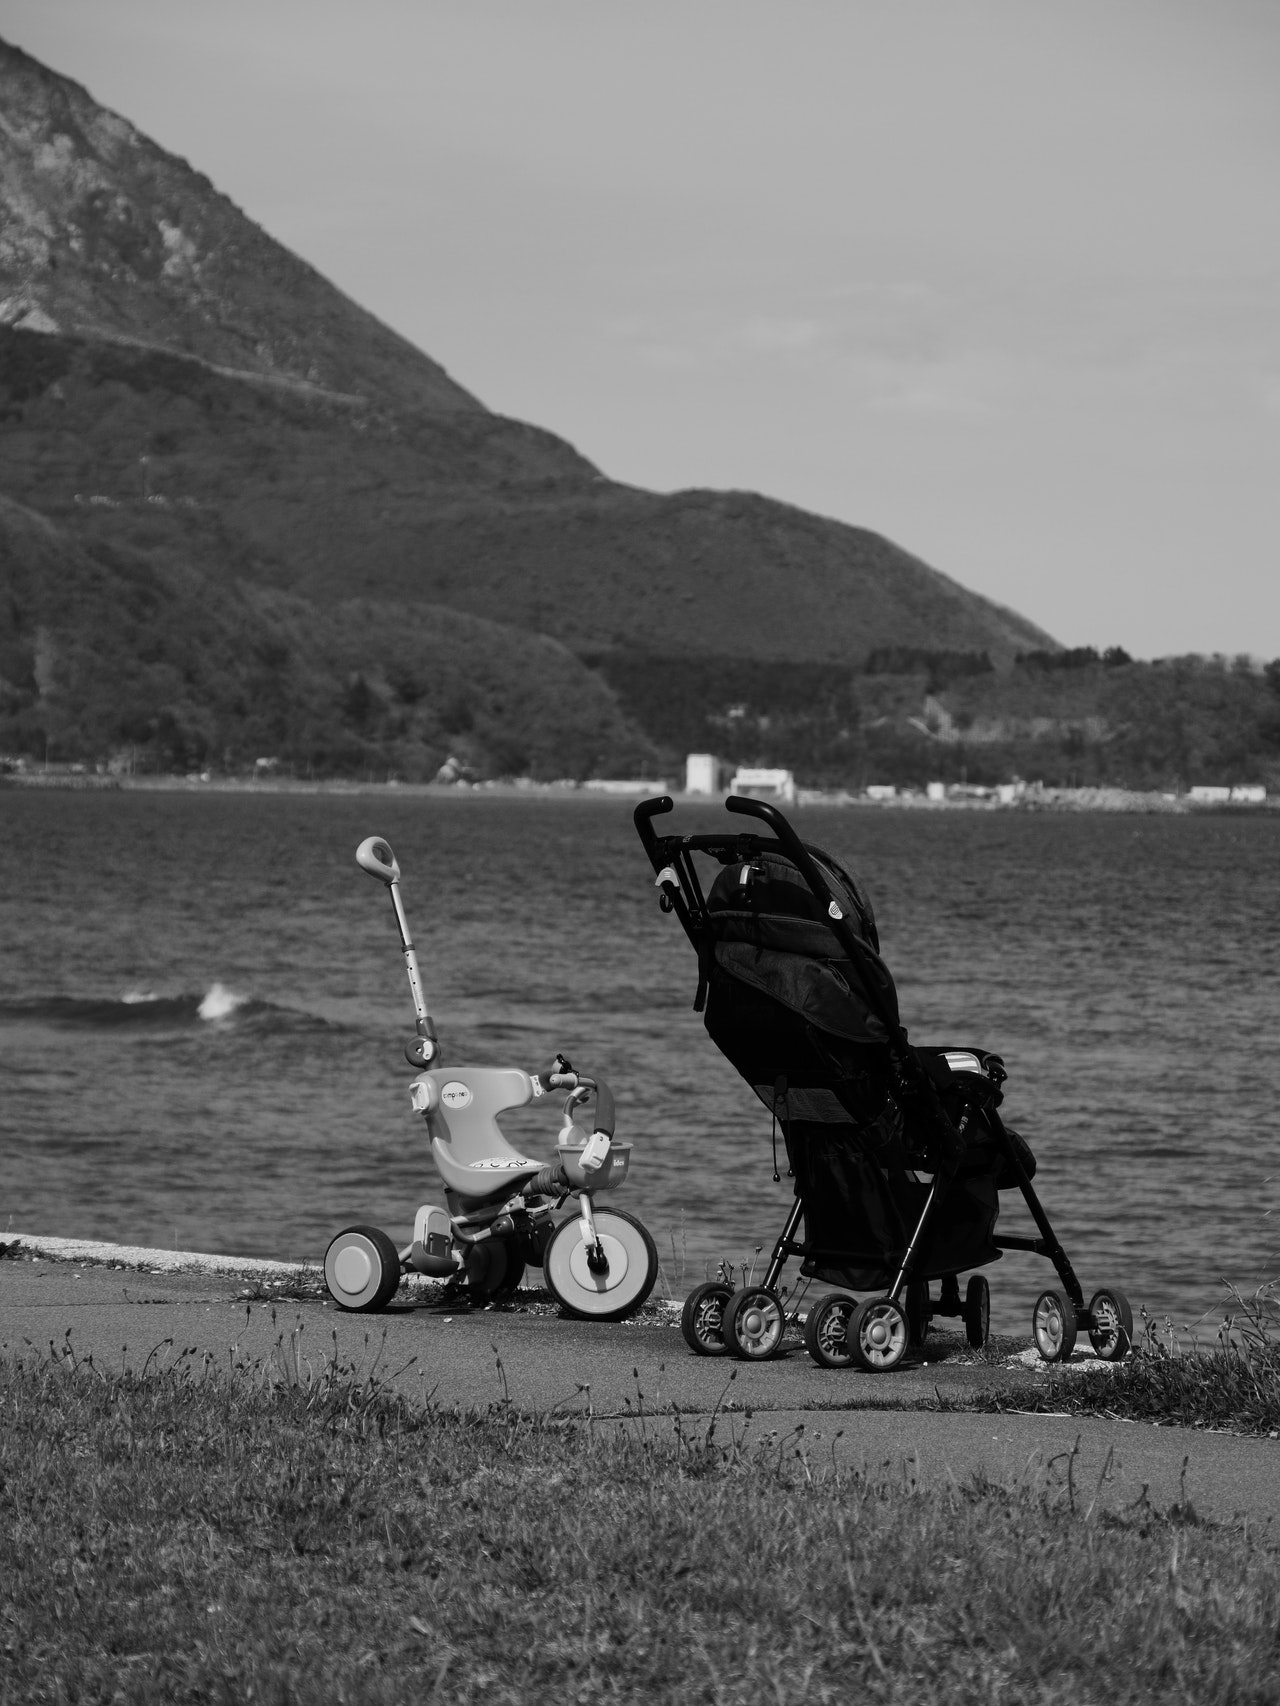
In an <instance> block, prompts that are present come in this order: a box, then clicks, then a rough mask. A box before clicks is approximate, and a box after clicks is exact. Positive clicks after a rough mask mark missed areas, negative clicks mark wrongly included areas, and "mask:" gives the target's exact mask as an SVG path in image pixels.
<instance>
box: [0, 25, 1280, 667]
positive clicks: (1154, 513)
mask: <svg viewBox="0 0 1280 1706" xmlns="http://www.w3.org/2000/svg"><path fill="white" fill-rule="evenodd" d="M0 35H3V36H4V37H5V38H6V39H7V40H9V41H12V42H15V43H16V44H17V45H19V46H20V47H23V48H25V49H26V51H27V52H29V53H33V54H35V55H36V57H37V58H40V59H42V60H44V61H45V62H46V63H47V64H49V65H51V66H53V67H54V68H55V69H57V70H59V71H61V72H63V73H65V74H66V75H68V76H71V77H73V78H75V79H76V80H77V81H78V82H81V83H84V84H85V85H86V86H87V87H88V88H89V90H90V92H91V93H92V94H93V95H94V96H95V98H96V99H98V100H99V101H101V102H102V103H103V104H104V105H106V106H109V107H112V108H114V109H115V110H116V111H118V112H121V113H123V114H124V115H125V116H126V117H128V118H129V119H131V120H132V121H133V122H134V123H135V124H136V125H138V126H139V128H141V129H142V130H144V131H146V132H147V133H148V134H149V135H150V136H152V137H153V138H154V139H155V140H156V141H157V142H159V143H160V144H161V145H162V146H164V147H166V148H168V149H170V150H172V151H173V152H174V153H177V154H180V155H183V156H185V157H186V158H187V159H188V160H190V161H191V163H192V164H193V165H195V166H196V167H198V168H199V169H200V170H201V171H203V172H205V173H206V174H207V175H208V176H209V177H210V178H211V179H212V180H213V182H214V184H215V185H216V186H217V187H218V188H219V189H220V190H222V191H224V192H225V193H226V194H227V195H229V196H230V197H231V198H232V200H233V201H235V202H236V203H237V204H238V205H239V206H240V207H242V208H243V209H244V210H245V211H246V212H247V213H248V214H249V215H250V216H251V217H252V218H253V219H255V220H256V221H258V222H259V223H260V224H261V225H263V226H264V227H265V228H266V229H267V230H268V231H269V232H271V234H272V235H273V236H275V237H277V238H278V239H279V240H280V241H282V242H284V243H286V244H288V246H289V247H291V248H292V249H294V250H296V251H297V252H298V253H299V254H301V255H303V256H304V257H305V258H306V259H307V260H309V261H311V262H312V263H313V264H314V265H315V266H317V267H318V268H319V269H320V271H321V272H323V273H324V274H325V275H326V276H328V277H329V278H330V279H332V280H333V281H334V282H335V283H336V284H338V285H339V286H340V287H341V288H342V289H344V290H345V291H347V292H348V293H349V294H350V295H351V296H353V297H354V298H356V299H357V300H358V301H359V302H361V303H362V304H363V305H364V306H366V307H367V308H369V309H371V310H372V311H373V312H374V313H376V314H378V315H379V316H380V317H381V318H382V319H384V320H385V321H387V322H388V323H389V324H390V325H392V326H394V327H395V328H396V330H397V331H399V332H401V333H403V334H404V335H405V336H407V337H408V338H410V339H411V340H412V341H413V342H414V343H415V344H417V345H419V346H420V347H421V348H422V349H424V350H426V351H427V352H428V354H430V355H431V356H433V357H434V358H435V359H436V360H437V361H440V362H442V363H443V364H444V366H445V367H446V368H447V369H448V370H449V372H450V373H451V374H452V375H453V377H454V378H455V379H457V380H458V381H459V383H461V384H462V385H464V386H465V387H466V388H467V389H468V390H470V391H471V392H473V393H474V394H475V395H476V396H478V397H479V398H480V399H481V401H483V402H484V403H485V404H487V405H488V406H489V407H490V408H492V409H495V410H498V411H499V412H501V413H503V414H507V415H512V416H516V417H518V418H521V419H525V420H530V421H535V422H537V423H538V424H539V425H541V426H545V427H548V428H550V429H551V430H553V431H555V432H557V433H559V434H561V435H562V436H563V437H565V438H567V439H569V440H570V441H571V442H572V443H573V444H574V445H575V446H576V447H577V448H578V449H579V450H580V451H581V452H582V453H583V454H584V455H586V456H588V457H589V458H590V459H591V460H592V461H593V462H594V463H595V464H596V465H597V466H598V467H600V468H601V469H602V470H603V471H604V472H605V473H606V474H608V475H610V476H611V477H613V478H615V479H618V480H623V481H627V482H629V483H631V484H634V485H638V486H644V487H649V488H652V489H655V490H661V491H671V490H677V489H679V488H682V487H688V486H713V487H739V488H748V489H752V490H756V491H761V492H765V493H767V494H768V495H769V496H771V497H776V498H780V499H783V500H784V501H786V502H788V503H793V504H798V505H800V506H802V507H803V508H806V509H811V510H815V511H818V512H820V513H821V514H824V515H829V516H835V517H837V518H839V519H841V520H844V521H849V522H853V523H855V524H857V525H859V526H863V527H870V528H873V529H875V530H876V531H877V532H880V533H883V534H886V535H888V536H889V537H890V538H892V539H893V540H894V541H895V542H896V543H898V544H899V545H901V546H903V547H905V548H906V549H907V550H909V551H912V552H914V553H915V554H916V555H918V556H920V557H923V558H924V559H925V560H926V561H927V562H929V563H931V564H932V565H933V566H934V567H935V568H938V569H941V570H942V571H943V572H944V573H946V574H948V575H950V576H952V577H953V578H954V579H956V580H959V581H961V582H962V583H964V584H965V585H966V586H969V587H971V588H973V589H974V590H976V591H978V592H981V593H984V594H985V595H987V596H988V597H990V598H993V599H995V600H997V601H998V602H1000V603H1002V604H1006V605H1010V606H1012V607H1013V608H1014V609H1016V610H1018V611H1020V612H1021V613H1022V614H1023V615H1024V616H1027V617H1029V618H1030V619H1031V620H1032V621H1034V622H1037V623H1038V624H1040V626H1041V627H1043V628H1044V629H1046V630H1047V631H1048V632H1049V633H1050V634H1052V635H1053V636H1054V637H1055V638H1057V639H1058V640H1060V641H1062V642H1063V643H1064V644H1067V645H1096V646H1098V647H1105V646H1110V645H1122V646H1124V647H1125V648H1126V649H1127V650H1128V651H1130V652H1131V653H1132V654H1133V655H1134V656H1136V657H1158V656H1167V655H1170V654H1173V653H1179V652H1189V651H1197V652H1214V651H1217V652H1224V653H1227V654H1229V655H1236V654H1239V653H1250V654H1252V655H1254V656H1256V657H1267V658H1270V657H1275V656H1280V99H1278V98H1277V94H1276V91H1277V89H1280V5H1278V4H1276V0H1214V3H1213V4H1211V5H1207V4H1204V3H1203V0H1072V3H1071V4H1069V5H1064V4H1060V3H1057V0H895V3H893V4H890V3H889V0H776V3H762V0H462V3H459V4H454V3H452V0H217V3H216V4H213V5H211V4H209V3H208V0H197V3H193V0H0Z"/></svg>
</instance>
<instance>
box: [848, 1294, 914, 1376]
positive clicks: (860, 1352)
mask: <svg viewBox="0 0 1280 1706" xmlns="http://www.w3.org/2000/svg"><path fill="white" fill-rule="evenodd" d="M845 1336H846V1339H847V1341H848V1345H849V1351H850V1353H851V1355H852V1357H853V1360H854V1362H855V1363H857V1365H858V1367H859V1368H865V1369H867V1370H868V1371H869V1372H870V1373H872V1374H887V1373H888V1372H889V1370H890V1369H891V1368H897V1366H898V1364H899V1363H900V1362H901V1361H902V1359H903V1357H904V1356H906V1354H907V1346H908V1344H909V1343H910V1340H911V1329H910V1328H909V1327H908V1326H907V1317H906V1313H905V1311H904V1310H902V1309H901V1308H899V1306H898V1305H897V1304H896V1303H895V1302H894V1301H893V1299H892V1298H891V1297H869V1298H867V1300H866V1301H865V1302H864V1303H860V1304H859V1305H858V1307H857V1308H856V1309H855V1310H854V1312H853V1314H852V1315H851V1316H850V1317H849V1325H848V1327H847V1329H846V1334H845Z"/></svg>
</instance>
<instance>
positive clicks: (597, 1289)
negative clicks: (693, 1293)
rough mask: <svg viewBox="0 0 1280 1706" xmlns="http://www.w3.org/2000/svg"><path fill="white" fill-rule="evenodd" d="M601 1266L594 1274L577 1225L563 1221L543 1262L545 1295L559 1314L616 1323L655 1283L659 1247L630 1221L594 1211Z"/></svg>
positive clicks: (613, 1211) (630, 1218)
mask: <svg viewBox="0 0 1280 1706" xmlns="http://www.w3.org/2000/svg"><path fill="white" fill-rule="evenodd" d="M595 1224H596V1236H597V1237H598V1238H599V1240H600V1245H601V1248H602V1249H603V1251H604V1257H605V1260H604V1266H603V1268H601V1269H600V1270H599V1271H598V1272H597V1271H595V1270H594V1269H593V1268H592V1267H591V1264H590V1262H589V1260H588V1251H587V1246H586V1245H585V1244H584V1243H583V1241H582V1229H581V1225H580V1223H579V1222H578V1221H577V1220H563V1221H561V1223H560V1225H559V1226H558V1227H557V1228H556V1230H555V1232H554V1233H553V1234H552V1236H551V1240H550V1242H549V1243H548V1245H547V1249H546V1254H545V1255H544V1256H543V1258H542V1272H543V1276H544V1278H545V1279H546V1282H547V1290H548V1291H549V1292H550V1293H551V1295H552V1296H553V1297H554V1298H555V1300H556V1302H557V1303H558V1304H559V1305H560V1306H561V1308H562V1309H567V1310H568V1312H569V1314H570V1315H579V1316H581V1317H583V1319H585V1320H591V1321H621V1320H622V1318H623V1317H624V1316H625V1315H630V1314H631V1312H632V1311H633V1310H635V1309H639V1307H640V1305H641V1304H642V1303H643V1302H644V1300H645V1298H646V1297H648V1295H649V1293H650V1292H651V1291H652V1290H653V1286H654V1281H655V1280H656V1279H657V1277H658V1247H657V1245H656V1244H655V1243H654V1241H653V1239H652V1238H650V1236H649V1234H648V1232H647V1231H646V1229H645V1228H644V1227H643V1226H642V1225H641V1224H640V1222H639V1221H638V1220H636V1219H635V1218H634V1217H633V1216H632V1215H629V1214H624V1213H623V1211H622V1210H621V1209H619V1208H598V1209H596V1210H595Z"/></svg>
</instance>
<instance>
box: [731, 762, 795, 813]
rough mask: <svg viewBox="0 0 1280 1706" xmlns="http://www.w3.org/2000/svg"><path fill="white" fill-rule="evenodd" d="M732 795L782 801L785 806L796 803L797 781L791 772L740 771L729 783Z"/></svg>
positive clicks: (735, 773) (736, 771) (737, 771)
mask: <svg viewBox="0 0 1280 1706" xmlns="http://www.w3.org/2000/svg"><path fill="white" fill-rule="evenodd" d="M729 792H730V793H731V794H746V795H747V796H748V797H749V798H751V799H754V800H761V799H771V800H781V801H782V803H783V805H786V806H793V805H794V804H795V802H796V779H795V777H794V776H793V775H792V774H791V772H790V771H789V770H760V769H741V768H740V769H738V770H735V771H734V773H733V779H732V781H731V782H730V783H729Z"/></svg>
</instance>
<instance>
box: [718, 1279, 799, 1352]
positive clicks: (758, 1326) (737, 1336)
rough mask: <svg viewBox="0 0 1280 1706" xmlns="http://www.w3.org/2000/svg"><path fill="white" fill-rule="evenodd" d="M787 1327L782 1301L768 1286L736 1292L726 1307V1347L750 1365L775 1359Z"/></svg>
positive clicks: (749, 1287)
mask: <svg viewBox="0 0 1280 1706" xmlns="http://www.w3.org/2000/svg"><path fill="white" fill-rule="evenodd" d="M786 1326H787V1317H786V1311H785V1310H784V1309H783V1307H782V1299H781V1298H780V1297H779V1296H778V1294H777V1292H776V1291H770V1290H769V1288H768V1287H767V1286H763V1285H752V1286H746V1287H744V1289H743V1290H741V1291H735V1292H734V1294H733V1296H732V1297H731V1298H730V1299H729V1301H728V1302H727V1303H726V1304H725V1306H724V1338H725V1343H726V1344H727V1345H728V1347H729V1349H730V1351H731V1352H732V1353H733V1355H734V1356H736V1357H742V1358H743V1359H744V1360H746V1361H748V1362H767V1361H768V1360H769V1358H770V1357H776V1356H777V1355H778V1353H779V1351H781V1349H782V1335H783V1333H784V1332H785V1331H786Z"/></svg>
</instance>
